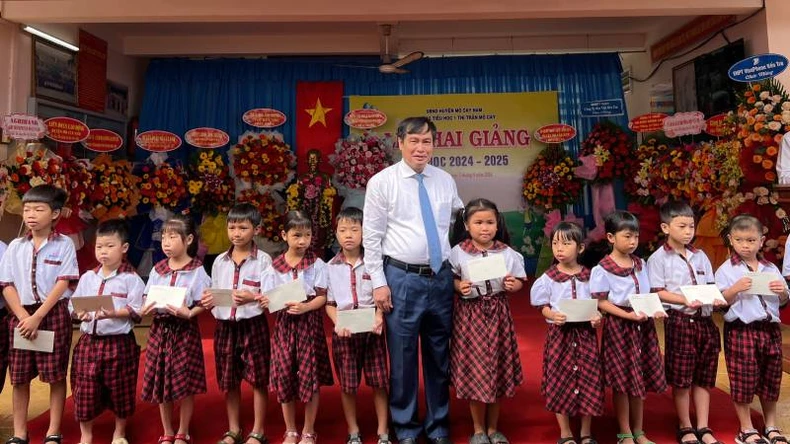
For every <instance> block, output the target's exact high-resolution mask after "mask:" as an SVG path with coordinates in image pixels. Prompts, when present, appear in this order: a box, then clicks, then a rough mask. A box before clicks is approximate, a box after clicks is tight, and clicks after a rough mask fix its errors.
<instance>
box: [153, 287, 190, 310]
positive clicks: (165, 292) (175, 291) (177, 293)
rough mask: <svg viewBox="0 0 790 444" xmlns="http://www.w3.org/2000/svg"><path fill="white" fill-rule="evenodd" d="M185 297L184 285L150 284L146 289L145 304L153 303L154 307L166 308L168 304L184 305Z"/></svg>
mask: <svg viewBox="0 0 790 444" xmlns="http://www.w3.org/2000/svg"><path fill="white" fill-rule="evenodd" d="M186 297H187V289H186V287H168V286H167V285H152V286H151V288H149V289H148V295H147V296H146V298H145V305H151V304H152V303H153V304H154V308H167V306H168V305H172V306H174V307H180V306H182V305H184V301H185V300H186Z"/></svg>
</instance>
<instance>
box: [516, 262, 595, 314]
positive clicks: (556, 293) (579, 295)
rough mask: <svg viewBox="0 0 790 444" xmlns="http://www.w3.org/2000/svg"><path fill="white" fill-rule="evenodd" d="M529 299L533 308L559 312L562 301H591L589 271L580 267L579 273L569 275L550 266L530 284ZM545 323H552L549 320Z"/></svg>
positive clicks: (554, 266)
mask: <svg viewBox="0 0 790 444" xmlns="http://www.w3.org/2000/svg"><path fill="white" fill-rule="evenodd" d="M529 298H530V303H531V304H532V305H533V306H535V307H544V306H549V307H551V309H552V310H554V311H560V301H561V300H563V299H591V298H592V296H591V295H590V270H589V269H588V268H586V267H582V269H581V271H580V272H579V273H577V274H572V275H571V274H567V273H563V272H562V271H560V270H559V269H558V268H557V265H556V264H555V265H552V266H551V268H549V269H548V270H546V272H545V273H543V274H542V275H541V276H540V277H539V278H538V279H537V280H536V281H535V283H534V284H532V288H531V289H530V293H529ZM546 322H547V323H549V324H553V323H554V321H552V320H551V319H546Z"/></svg>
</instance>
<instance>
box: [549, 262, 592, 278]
mask: <svg viewBox="0 0 790 444" xmlns="http://www.w3.org/2000/svg"><path fill="white" fill-rule="evenodd" d="M546 275H547V276H548V277H549V278H550V279H551V280H552V281H554V282H567V281H569V280H571V279H574V278H575V279H576V280H578V281H582V282H587V281H589V280H590V269H589V268H587V267H582V269H581V271H580V272H578V273H576V274H568V273H565V272H563V271H560V269H559V268H558V267H557V264H554V265H552V266H551V267H549V269H548V270H546Z"/></svg>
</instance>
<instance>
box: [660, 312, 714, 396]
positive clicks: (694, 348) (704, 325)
mask: <svg viewBox="0 0 790 444" xmlns="http://www.w3.org/2000/svg"><path fill="white" fill-rule="evenodd" d="M664 339H665V343H666V349H665V350H664V364H665V366H666V375H667V383H668V384H669V385H671V386H672V387H678V388H689V387H691V385H692V384H693V385H695V386H697V387H708V388H710V387H715V386H716V372H717V370H718V367H719V352H720V351H721V337H720V335H719V328H718V327H716V324H715V323H714V322H713V319H711V318H710V316H700V315H695V316H691V315H687V314H684V313H681V312H679V311H677V310H669V318H667V320H666V321H665V322H664Z"/></svg>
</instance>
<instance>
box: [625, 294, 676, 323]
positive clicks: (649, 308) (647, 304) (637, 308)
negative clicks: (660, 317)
mask: <svg viewBox="0 0 790 444" xmlns="http://www.w3.org/2000/svg"><path fill="white" fill-rule="evenodd" d="M628 300H629V301H630V302H631V308H633V309H634V312H635V313H644V314H646V315H647V316H649V317H651V318H652V317H655V315H656V314H657V313H663V314H664V315H666V314H667V312H666V311H664V306H663V305H661V299H659V298H658V293H645V294H632V295H631V296H628Z"/></svg>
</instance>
